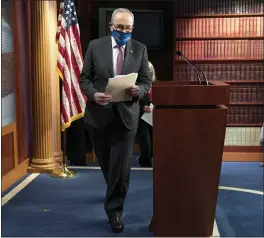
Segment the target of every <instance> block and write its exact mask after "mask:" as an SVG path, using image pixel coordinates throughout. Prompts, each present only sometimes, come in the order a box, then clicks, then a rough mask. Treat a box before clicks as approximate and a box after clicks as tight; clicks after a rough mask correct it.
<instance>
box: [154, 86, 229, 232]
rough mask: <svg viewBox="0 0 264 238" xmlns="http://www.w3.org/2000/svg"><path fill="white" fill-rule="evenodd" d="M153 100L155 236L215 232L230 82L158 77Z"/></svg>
mask: <svg viewBox="0 0 264 238" xmlns="http://www.w3.org/2000/svg"><path fill="white" fill-rule="evenodd" d="M152 95H153V104H154V105H155V109H154V111H153V161H154V164H153V186H154V187H153V218H152V221H151V224H150V230H151V231H152V232H153V233H154V235H155V236H163V237H164V236H174V237H179V236H181V237H183V236H185V237H186V236H188V237H191V236H192V237H199V236H204V237H209V236H211V235H212V232H213V224H214V218H215V209H216V202H217V194H218V185H219V177H220V171H221V162H222V155H223V147H224V139H225V129H226V123H227V114H228V109H227V107H226V106H228V104H229V97H230V86H229V85H228V84H224V83H222V82H215V81H213V82H211V81H210V82H209V85H199V84H198V83H196V82H193V81H189V82H175V81H166V82H157V83H156V84H155V85H154V86H153V88H152Z"/></svg>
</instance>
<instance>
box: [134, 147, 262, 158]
mask: <svg viewBox="0 0 264 238" xmlns="http://www.w3.org/2000/svg"><path fill="white" fill-rule="evenodd" d="M250 149H251V150H250ZM226 150H227V151H226ZM239 150H242V151H239ZM224 151H226V152H224V153H223V161H225V162H228V161H229V162H263V161H264V153H262V152H260V147H259V146H252V148H251V147H250V146H245V149H243V146H232V147H231V146H230V147H225V149H224ZM134 152H137V153H139V152H140V150H139V145H138V144H135V145H134Z"/></svg>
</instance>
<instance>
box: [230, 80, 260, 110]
mask: <svg viewBox="0 0 264 238" xmlns="http://www.w3.org/2000/svg"><path fill="white" fill-rule="evenodd" d="M230 100H231V102H234V103H235V102H259V103H263V106H264V85H246V86H240V85H233V86H232V88H231V98H230Z"/></svg>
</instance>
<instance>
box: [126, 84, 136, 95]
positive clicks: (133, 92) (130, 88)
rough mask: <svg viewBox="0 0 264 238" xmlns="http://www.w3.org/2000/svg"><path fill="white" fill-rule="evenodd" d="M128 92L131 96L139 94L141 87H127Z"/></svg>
mask: <svg viewBox="0 0 264 238" xmlns="http://www.w3.org/2000/svg"><path fill="white" fill-rule="evenodd" d="M126 93H127V94H128V95H129V96H131V97H138V96H139V87H138V86H137V85H134V86H131V87H129V88H127V89H126Z"/></svg>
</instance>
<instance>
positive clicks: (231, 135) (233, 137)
mask: <svg viewBox="0 0 264 238" xmlns="http://www.w3.org/2000/svg"><path fill="white" fill-rule="evenodd" d="M259 135H260V127H227V128H226V133H225V146H259Z"/></svg>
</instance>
